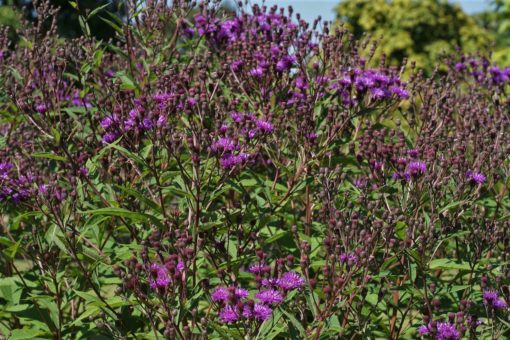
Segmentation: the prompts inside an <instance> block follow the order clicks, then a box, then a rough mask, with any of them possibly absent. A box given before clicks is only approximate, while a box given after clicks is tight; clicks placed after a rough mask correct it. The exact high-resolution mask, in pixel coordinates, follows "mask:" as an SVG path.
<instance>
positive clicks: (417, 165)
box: [407, 161, 427, 175]
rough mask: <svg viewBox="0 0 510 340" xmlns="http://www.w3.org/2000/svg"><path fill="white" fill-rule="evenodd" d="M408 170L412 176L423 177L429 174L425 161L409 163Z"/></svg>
mask: <svg viewBox="0 0 510 340" xmlns="http://www.w3.org/2000/svg"><path fill="white" fill-rule="evenodd" d="M407 169H408V170H409V172H410V173H411V175H422V174H424V173H425V172H427V163H425V162H423V161H413V162H411V163H409V165H408V166H407Z"/></svg>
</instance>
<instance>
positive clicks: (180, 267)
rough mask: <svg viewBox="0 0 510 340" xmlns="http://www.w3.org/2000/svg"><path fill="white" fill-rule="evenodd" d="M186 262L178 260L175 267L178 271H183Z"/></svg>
mask: <svg viewBox="0 0 510 340" xmlns="http://www.w3.org/2000/svg"><path fill="white" fill-rule="evenodd" d="M184 268H185V267H184V262H182V261H179V262H177V266H176V267H175V269H177V272H179V273H180V272H183V271H184Z"/></svg>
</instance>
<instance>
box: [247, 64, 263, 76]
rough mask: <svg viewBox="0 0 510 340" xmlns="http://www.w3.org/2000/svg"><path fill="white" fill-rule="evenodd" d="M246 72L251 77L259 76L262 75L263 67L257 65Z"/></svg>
mask: <svg viewBox="0 0 510 340" xmlns="http://www.w3.org/2000/svg"><path fill="white" fill-rule="evenodd" d="M248 73H249V74H250V76H252V77H255V78H261V77H262V76H263V75H264V69H263V68H262V67H260V66H257V67H255V68H252V69H251V70H250V72H248Z"/></svg>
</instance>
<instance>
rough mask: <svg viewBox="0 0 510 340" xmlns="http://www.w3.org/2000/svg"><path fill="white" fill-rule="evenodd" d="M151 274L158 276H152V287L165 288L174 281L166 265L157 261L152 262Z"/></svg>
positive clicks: (150, 283)
mask: <svg viewBox="0 0 510 340" xmlns="http://www.w3.org/2000/svg"><path fill="white" fill-rule="evenodd" d="M151 274H152V275H154V274H155V276H156V278H155V279H154V278H151V279H150V281H149V285H150V287H151V288H152V289H156V288H165V287H167V286H168V285H169V284H170V283H171V282H172V279H171V278H170V276H169V275H168V270H167V269H166V267H165V266H162V265H158V264H157V263H153V264H151Z"/></svg>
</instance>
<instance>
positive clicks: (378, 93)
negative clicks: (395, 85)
mask: <svg viewBox="0 0 510 340" xmlns="http://www.w3.org/2000/svg"><path fill="white" fill-rule="evenodd" d="M370 92H371V93H372V96H373V97H374V98H375V99H383V98H386V97H387V94H386V92H385V91H384V90H383V89H382V88H380V87H376V88H373V89H372V90H370Z"/></svg>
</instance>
